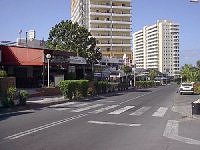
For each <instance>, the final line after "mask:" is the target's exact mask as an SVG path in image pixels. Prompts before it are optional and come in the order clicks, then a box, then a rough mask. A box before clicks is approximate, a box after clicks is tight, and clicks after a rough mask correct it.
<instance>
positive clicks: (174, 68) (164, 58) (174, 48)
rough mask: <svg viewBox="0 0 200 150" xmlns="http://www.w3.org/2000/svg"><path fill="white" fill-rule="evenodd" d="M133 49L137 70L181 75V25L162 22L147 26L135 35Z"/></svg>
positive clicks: (166, 21)
mask: <svg viewBox="0 0 200 150" xmlns="http://www.w3.org/2000/svg"><path fill="white" fill-rule="evenodd" d="M133 47H134V60H135V63H136V67H137V68H144V69H157V70H158V71H160V72H162V73H165V74H167V75H169V76H176V75H178V74H179V71H180V69H179V24H177V23H173V22H171V21H168V20H161V21H157V23H156V24H154V25H152V26H145V27H143V29H142V30H140V31H137V32H135V33H134V34H133Z"/></svg>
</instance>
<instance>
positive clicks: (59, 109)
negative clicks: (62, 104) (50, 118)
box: [54, 108, 70, 111]
mask: <svg viewBox="0 0 200 150" xmlns="http://www.w3.org/2000/svg"><path fill="white" fill-rule="evenodd" d="M68 109H70V108H55V109H54V110H56V111H64V110H68Z"/></svg>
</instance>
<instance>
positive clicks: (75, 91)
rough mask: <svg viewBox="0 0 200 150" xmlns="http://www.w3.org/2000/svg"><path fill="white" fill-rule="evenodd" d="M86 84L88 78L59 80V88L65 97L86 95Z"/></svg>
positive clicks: (74, 97)
mask: <svg viewBox="0 0 200 150" xmlns="http://www.w3.org/2000/svg"><path fill="white" fill-rule="evenodd" d="M88 85H89V81H88V80H64V81H61V82H60V84H59V88H60V90H61V92H62V93H63V95H64V97H65V98H68V99H69V100H72V99H78V98H80V97H86V96H87V91H88Z"/></svg>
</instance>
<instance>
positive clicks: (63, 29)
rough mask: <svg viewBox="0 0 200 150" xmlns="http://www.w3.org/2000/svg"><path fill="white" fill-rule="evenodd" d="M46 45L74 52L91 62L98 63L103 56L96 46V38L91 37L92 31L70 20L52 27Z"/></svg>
mask: <svg viewBox="0 0 200 150" xmlns="http://www.w3.org/2000/svg"><path fill="white" fill-rule="evenodd" d="M46 47H47V48H50V49H56V50H63V51H70V52H74V53H76V54H77V56H81V57H84V58H86V60H87V61H88V63H89V64H93V63H96V62H97V61H98V60H100V59H101V57H102V55H101V53H100V51H99V48H96V39H95V38H94V37H91V34H90V32H88V30H87V29H86V28H84V27H82V26H79V25H78V23H72V21H68V20H67V21H64V20H63V21H61V22H60V23H58V24H56V25H55V26H54V27H52V29H51V30H50V32H49V37H48V40H47V44H46Z"/></svg>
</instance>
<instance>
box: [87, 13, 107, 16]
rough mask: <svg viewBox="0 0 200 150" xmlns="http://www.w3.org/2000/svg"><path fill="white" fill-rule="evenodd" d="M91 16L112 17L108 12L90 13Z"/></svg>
mask: <svg viewBox="0 0 200 150" xmlns="http://www.w3.org/2000/svg"><path fill="white" fill-rule="evenodd" d="M89 15H90V16H111V13H107V12H104V13H103V12H90V13H89Z"/></svg>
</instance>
